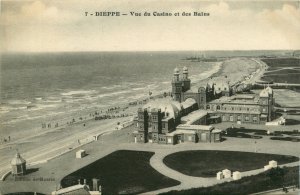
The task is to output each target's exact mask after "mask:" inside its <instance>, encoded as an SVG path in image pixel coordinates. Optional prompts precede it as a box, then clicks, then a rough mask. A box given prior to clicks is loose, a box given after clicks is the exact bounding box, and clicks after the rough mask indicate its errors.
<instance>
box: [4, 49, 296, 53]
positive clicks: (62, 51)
mask: <svg viewBox="0 0 300 195" xmlns="http://www.w3.org/2000/svg"><path fill="white" fill-rule="evenodd" d="M205 51H294V52H295V51H300V49H208V50H82V51H79V50H78V51H71V50H61V51H1V52H0V53H76V52H86V53H88V52H90V53H91V52H128V53H129V52H132V53H133V52H134V53H137V52H205Z"/></svg>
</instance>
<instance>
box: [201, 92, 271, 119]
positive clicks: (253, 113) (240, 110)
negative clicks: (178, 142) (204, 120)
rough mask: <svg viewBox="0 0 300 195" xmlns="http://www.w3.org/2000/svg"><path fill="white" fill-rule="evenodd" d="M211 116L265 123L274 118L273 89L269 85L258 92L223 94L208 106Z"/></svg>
mask: <svg viewBox="0 0 300 195" xmlns="http://www.w3.org/2000/svg"><path fill="white" fill-rule="evenodd" d="M206 110H207V111H208V113H209V116H210V117H219V118H220V120H221V121H222V122H236V123H265V122H268V121H271V120H272V119H273V110H274V97H273V90H272V89H271V88H270V87H268V88H266V89H264V90H262V91H261V92H260V94H259V95H256V94H246V95H245V94H242V95H233V96H229V97H228V96H223V97H221V98H219V99H215V100H212V101H211V102H209V103H208V104H207V106H206Z"/></svg>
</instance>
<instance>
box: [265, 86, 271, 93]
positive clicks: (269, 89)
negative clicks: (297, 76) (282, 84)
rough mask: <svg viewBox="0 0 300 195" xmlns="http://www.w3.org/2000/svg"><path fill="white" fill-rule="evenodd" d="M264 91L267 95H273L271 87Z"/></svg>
mask: <svg viewBox="0 0 300 195" xmlns="http://www.w3.org/2000/svg"><path fill="white" fill-rule="evenodd" d="M266 91H267V92H268V93H269V94H273V89H272V88H271V87H269V86H268V87H267V88H266Z"/></svg>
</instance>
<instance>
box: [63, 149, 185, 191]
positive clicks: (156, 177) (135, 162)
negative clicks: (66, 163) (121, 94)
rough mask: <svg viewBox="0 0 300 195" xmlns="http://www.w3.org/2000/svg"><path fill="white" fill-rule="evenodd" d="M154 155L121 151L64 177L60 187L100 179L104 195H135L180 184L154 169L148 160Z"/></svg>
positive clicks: (88, 182)
mask: <svg viewBox="0 0 300 195" xmlns="http://www.w3.org/2000/svg"><path fill="white" fill-rule="evenodd" d="M153 154H154V153H153V152H140V151H127V150H120V151H116V152H113V153H111V154H109V155H108V156H106V157H104V158H102V159H99V160H98V161H96V162H94V163H92V164H90V165H88V166H86V167H84V168H82V169H80V170H78V171H76V172H74V173H72V174H70V175H68V176H66V177H65V178H64V179H63V180H62V182H61V184H62V186H63V187H67V186H71V185H74V184H77V182H78V179H80V178H81V179H87V184H89V185H91V179H92V178H98V179H100V184H101V185H102V192H103V194H137V193H142V192H147V191H152V190H157V189H161V188H166V187H171V186H175V185H179V184H180V182H178V181H176V180H173V179H170V178H168V177H166V176H164V175H162V174H160V173H159V172H157V171H156V170H155V169H153V168H152V167H151V166H150V164H149V160H150V158H151V156H153Z"/></svg>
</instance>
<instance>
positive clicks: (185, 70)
mask: <svg viewBox="0 0 300 195" xmlns="http://www.w3.org/2000/svg"><path fill="white" fill-rule="evenodd" d="M182 73H183V75H182V76H183V77H182V85H183V87H182V91H183V92H186V91H188V90H190V89H191V80H190V79H189V78H188V68H187V67H186V66H185V67H183V72H182Z"/></svg>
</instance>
